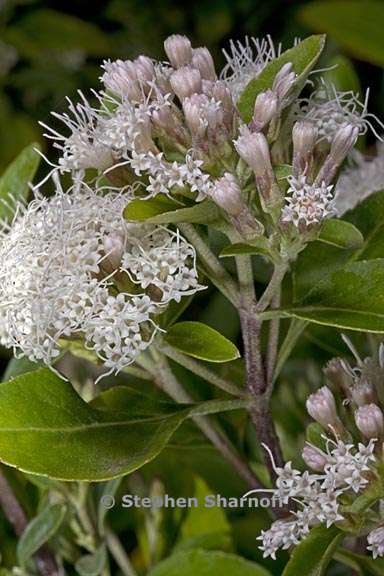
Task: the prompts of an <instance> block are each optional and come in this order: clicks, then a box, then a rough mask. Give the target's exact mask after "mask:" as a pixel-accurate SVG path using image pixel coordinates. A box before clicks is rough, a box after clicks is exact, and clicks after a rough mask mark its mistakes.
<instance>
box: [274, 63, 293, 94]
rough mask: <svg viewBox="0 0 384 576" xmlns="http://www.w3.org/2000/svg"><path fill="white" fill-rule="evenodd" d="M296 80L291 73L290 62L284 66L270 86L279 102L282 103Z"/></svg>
mask: <svg viewBox="0 0 384 576" xmlns="http://www.w3.org/2000/svg"><path fill="white" fill-rule="evenodd" d="M295 80H296V74H295V72H294V71H293V66H292V62H287V64H284V66H282V68H281V69H280V71H279V72H278V73H277V74H276V77H275V79H274V81H273V84H272V90H273V91H274V92H275V94H276V96H277V98H278V100H279V102H282V101H283V100H284V98H285V96H286V95H287V94H288V92H289V90H290V89H291V88H292V86H293V84H294V82H295Z"/></svg>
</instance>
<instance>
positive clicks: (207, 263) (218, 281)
mask: <svg viewBox="0 0 384 576" xmlns="http://www.w3.org/2000/svg"><path fill="white" fill-rule="evenodd" d="M179 228H180V230H181V232H182V233H183V234H184V236H186V238H188V240H189V241H190V242H191V244H192V245H193V246H194V247H195V249H196V252H197V254H198V256H199V259H200V262H201V263H202V264H203V267H204V271H205V272H206V274H207V276H208V277H209V278H210V280H211V282H212V283H213V284H214V285H215V286H216V288H218V290H220V292H222V293H223V294H224V296H225V297H226V298H228V300H229V301H230V302H232V304H233V305H234V306H238V304H239V296H238V292H239V291H238V287H237V286H236V282H235V281H234V280H233V278H232V277H231V275H230V274H229V273H228V272H227V270H226V269H225V268H224V266H223V265H222V264H221V262H220V261H219V260H218V259H217V257H216V255H215V254H214V253H213V252H212V250H211V249H210V247H209V246H208V244H207V243H206V242H205V240H204V239H203V238H202V237H201V236H200V234H199V233H198V232H197V231H196V230H195V228H194V227H193V226H192V224H179Z"/></svg>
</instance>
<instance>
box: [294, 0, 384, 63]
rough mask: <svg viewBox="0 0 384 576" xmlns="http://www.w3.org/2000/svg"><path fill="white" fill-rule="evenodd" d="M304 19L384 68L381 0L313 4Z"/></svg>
mask: <svg viewBox="0 0 384 576" xmlns="http://www.w3.org/2000/svg"><path fill="white" fill-rule="evenodd" d="M300 18H301V20H302V21H303V22H304V23H305V24H306V25H307V26H310V27H311V28H314V29H315V30H319V31H321V32H326V33H327V34H329V35H330V36H332V37H333V38H334V39H335V40H337V41H338V42H339V43H340V44H342V45H343V46H344V47H345V48H347V49H348V50H349V51H350V52H351V54H353V55H354V56H356V57H357V58H360V59H362V60H368V62H372V63H373V64H378V65H379V66H384V36H383V21H384V4H383V2H382V1H381V0H376V1H374V0H365V1H364V2H362V1H361V0H332V1H331V0H330V1H326V2H311V3H310V4H308V5H306V6H304V7H303V8H302V9H301V11H300Z"/></svg>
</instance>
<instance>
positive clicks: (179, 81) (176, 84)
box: [171, 66, 202, 102]
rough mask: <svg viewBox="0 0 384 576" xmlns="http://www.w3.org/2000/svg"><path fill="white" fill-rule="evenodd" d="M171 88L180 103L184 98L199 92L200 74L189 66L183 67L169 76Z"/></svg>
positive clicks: (200, 87)
mask: <svg viewBox="0 0 384 576" xmlns="http://www.w3.org/2000/svg"><path fill="white" fill-rule="evenodd" d="M171 86H172V89H173V91H174V92H175V94H176V96H177V97H178V98H179V100H180V101H181V102H182V101H183V100H184V98H187V97H188V96H192V94H198V93H200V92H201V89H202V86H201V76H200V72H199V71H198V70H196V69H195V68H191V67H190V66H183V67H182V68H179V69H178V70H176V71H175V72H173V74H172V75H171Z"/></svg>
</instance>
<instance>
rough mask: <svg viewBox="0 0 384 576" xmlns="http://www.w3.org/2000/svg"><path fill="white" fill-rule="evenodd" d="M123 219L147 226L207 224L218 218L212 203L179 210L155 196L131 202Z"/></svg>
mask: <svg viewBox="0 0 384 576" xmlns="http://www.w3.org/2000/svg"><path fill="white" fill-rule="evenodd" d="M124 217H125V219H126V220H129V221H131V222H146V223H148V224H179V223H182V222H190V223H193V224H207V223H208V222H213V221H215V220H217V218H218V217H219V209H218V208H217V206H216V204H215V203H214V202H211V201H210V200H204V201H203V202H200V203H198V204H195V205H194V206H192V207H190V208H180V204H177V203H176V202H172V201H171V200H169V198H167V197H166V196H165V197H161V196H157V197H156V198H152V199H150V200H132V202H130V203H129V204H128V206H127V207H126V208H125V210H124Z"/></svg>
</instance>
